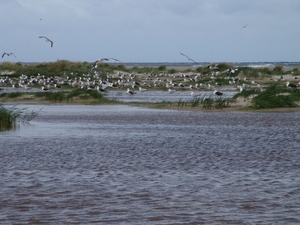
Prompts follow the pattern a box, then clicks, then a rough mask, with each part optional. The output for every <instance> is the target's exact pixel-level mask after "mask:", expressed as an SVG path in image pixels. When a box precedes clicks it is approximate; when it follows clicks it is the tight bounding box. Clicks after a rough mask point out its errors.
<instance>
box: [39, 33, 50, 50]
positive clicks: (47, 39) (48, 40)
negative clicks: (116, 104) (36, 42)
mask: <svg viewBox="0 0 300 225" xmlns="http://www.w3.org/2000/svg"><path fill="white" fill-rule="evenodd" d="M39 38H45V39H46V41H47V42H50V43H51V48H52V47H53V41H51V40H50V39H49V38H47V37H45V36H39Z"/></svg>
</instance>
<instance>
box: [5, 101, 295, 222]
mask: <svg viewBox="0 0 300 225" xmlns="http://www.w3.org/2000/svg"><path fill="white" fill-rule="evenodd" d="M19 107H20V108H24V107H28V110H35V111H38V110H40V109H42V110H41V111H40V113H39V115H38V117H36V118H35V119H34V120H33V121H31V122H30V123H29V124H27V125H26V124H20V126H19V127H18V128H17V129H16V130H13V131H9V132H1V133H0V154H1V157H0V166H1V170H0V175H1V179H0V187H1V188H0V208H1V210H0V224H299V223H300V217H299V212H300V177H299V174H300V148H299V146H300V132H299V131H300V125H299V123H298V122H297V121H299V116H300V113H299V112H293V113H256V112H250V113H248V112H187V111H172V110H155V109H145V108H138V107H129V106H74V105H26V106H23V105H20V106H19Z"/></svg>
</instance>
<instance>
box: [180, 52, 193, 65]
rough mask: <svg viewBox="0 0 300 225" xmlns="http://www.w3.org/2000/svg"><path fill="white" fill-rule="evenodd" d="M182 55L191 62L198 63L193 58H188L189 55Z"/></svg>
mask: <svg viewBox="0 0 300 225" xmlns="http://www.w3.org/2000/svg"><path fill="white" fill-rule="evenodd" d="M180 54H181V55H183V56H185V57H186V58H187V59H188V60H189V61H193V62H194V63H196V62H195V61H194V60H193V59H192V58H190V57H188V56H187V55H185V54H183V53H181V52H180Z"/></svg>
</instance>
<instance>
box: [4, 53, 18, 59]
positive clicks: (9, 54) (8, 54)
mask: <svg viewBox="0 0 300 225" xmlns="http://www.w3.org/2000/svg"><path fill="white" fill-rule="evenodd" d="M5 55H7V56H11V55H13V56H14V57H15V58H17V57H16V56H15V54H14V53H12V52H11V53H7V52H4V53H3V54H2V58H3V57H4V56H5Z"/></svg>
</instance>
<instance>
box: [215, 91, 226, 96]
mask: <svg viewBox="0 0 300 225" xmlns="http://www.w3.org/2000/svg"><path fill="white" fill-rule="evenodd" d="M214 94H215V95H217V96H222V95H224V93H223V92H220V91H217V90H215V91H214Z"/></svg>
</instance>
